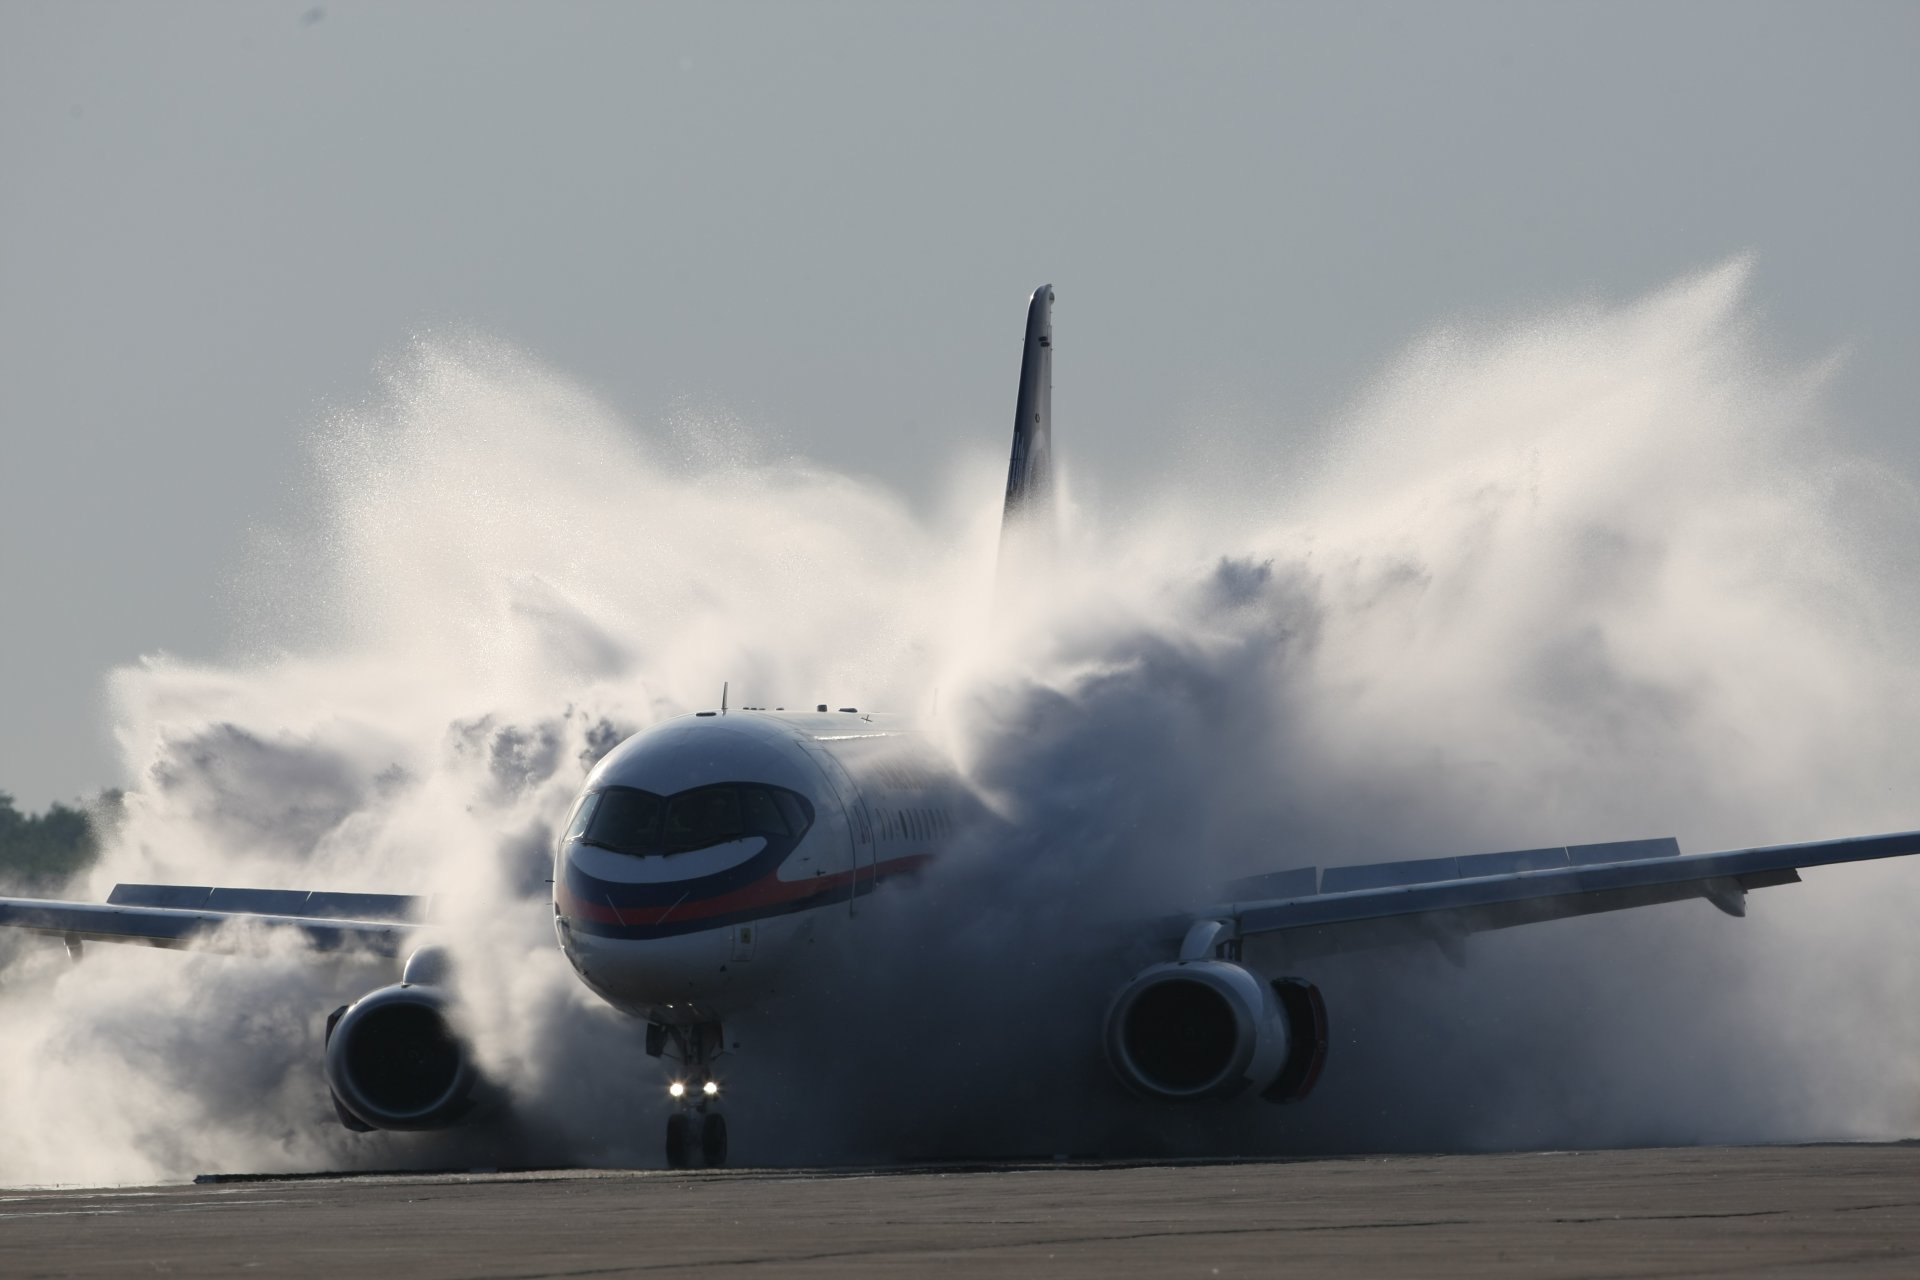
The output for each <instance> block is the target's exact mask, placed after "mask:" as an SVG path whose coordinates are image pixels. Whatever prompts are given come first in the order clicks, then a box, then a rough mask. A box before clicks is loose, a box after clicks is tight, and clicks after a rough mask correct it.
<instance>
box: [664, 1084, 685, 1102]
mask: <svg viewBox="0 0 1920 1280" xmlns="http://www.w3.org/2000/svg"><path fill="white" fill-rule="evenodd" d="M667 1095H668V1096H669V1097H674V1098H684V1097H686V1096H687V1086H686V1085H684V1084H681V1083H680V1082H679V1081H678V1080H675V1081H674V1082H673V1083H672V1084H670V1085H668V1086H667Z"/></svg>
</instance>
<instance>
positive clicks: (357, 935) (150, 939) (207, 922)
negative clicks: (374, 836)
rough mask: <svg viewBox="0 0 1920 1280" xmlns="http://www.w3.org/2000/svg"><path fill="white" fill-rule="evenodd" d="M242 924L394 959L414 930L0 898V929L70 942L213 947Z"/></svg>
mask: <svg viewBox="0 0 1920 1280" xmlns="http://www.w3.org/2000/svg"><path fill="white" fill-rule="evenodd" d="M239 921H245V922H247V923H249V924H254V925H259V926H262V927H265V928H269V929H291V930H294V931H295V932H297V933H300V934H301V935H302V936H304V937H305V939H306V940H307V942H308V944H309V945H310V946H312V947H314V948H315V949H316V950H320V951H340V950H360V951H366V952H369V953H371V954H374V955H382V956H397V955H399V954H400V953H401V952H402V951H404V950H406V949H408V948H409V947H410V946H411V945H412V941H413V936H414V934H415V933H416V932H417V929H418V926H417V925H414V924H411V923H406V922H401V921H397V920H384V921H383V920H353V919H333V918H328V917H320V916H304V915H290V914H284V913H272V912H264V913H263V912H249V911H218V910H194V909H187V908H181V907H161V906H144V905H129V904H124V903H111V902H59V901H55V900H52V899H46V898H0V928H12V929H25V930H27V931H29V932H32V933H48V934H55V935H57V936H59V937H62V938H65V939H67V940H68V942H69V943H72V942H74V941H90V942H128V943H139V944H144V945H146V946H150V947H208V946H217V945H218V942H219V933H220V930H221V929H222V928H223V927H224V926H226V925H229V924H233V923H236V922H239Z"/></svg>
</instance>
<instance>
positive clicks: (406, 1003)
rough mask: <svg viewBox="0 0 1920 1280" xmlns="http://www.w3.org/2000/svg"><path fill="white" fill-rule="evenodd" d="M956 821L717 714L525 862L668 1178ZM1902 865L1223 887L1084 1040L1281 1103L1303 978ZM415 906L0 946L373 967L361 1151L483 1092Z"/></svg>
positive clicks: (98, 921)
mask: <svg viewBox="0 0 1920 1280" xmlns="http://www.w3.org/2000/svg"><path fill="white" fill-rule="evenodd" d="M1053 302H1054V292H1053V289H1052V287H1051V286H1042V287H1041V288H1039V289H1037V290H1035V291H1034V293H1033V294H1032V296H1031V298H1030V299H1029V302H1028V308H1027V318H1026V331H1025V337H1024V339H1023V344H1022V356H1021V368H1020V384H1019V392H1018V396H1017V400H1016V408H1015V421H1014V433H1013V449H1012V457H1011V461H1010V464H1009V467H1008V476H1007V487H1006V494H1005V503H1004V508H1003V517H1002V529H1003V533H1002V543H1001V550H1000V558H1001V567H1002V570H1003V571H1005V570H1008V569H1010V568H1012V567H1014V566H1015V562H1017V561H1019V560H1020V558H1021V557H1022V556H1023V555H1024V554H1026V548H1027V547H1029V546H1030V545H1032V544H1031V539H1032V538H1033V537H1034V536H1035V535H1044V534H1045V533H1046V532H1047V530H1048V529H1049V527H1050V526H1051V524H1052V521H1053V519H1054V512H1053V504H1054V488H1053V459H1052V443H1053V442H1052V370H1053V363H1052V362H1053ZM983 814H984V809H983V806H982V803H981V802H980V800H979V799H978V798H977V797H976V796H975V795H974V793H973V792H972V791H971V790H970V789H969V787H968V786H967V784H966V782H965V780H964V779H963V778H962V777H961V776H960V775H959V773H958V772H957V771H956V769H955V767H954V765H953V764H952V762H951V761H950V760H948V759H947V758H946V757H945V756H944V755H943V754H942V752H941V751H940V750H939V749H938V748H937V747H936V746H935V744H934V740H933V739H932V738H931V737H930V736H929V735H928V734H927V733H926V732H925V731H923V730H922V729H920V728H917V727H916V726H915V724H914V723H913V722H912V721H911V720H909V719H905V718H901V717H897V716H890V715H883V714H875V713H871V712H868V713H862V712H860V711H858V710H856V709H855V708H852V707H839V708H834V709H829V708H828V706H827V705H825V704H817V705H815V706H814V707H813V708H812V709H810V710H788V709H785V708H773V709H767V708H739V709H732V710H730V709H729V708H728V707H727V697H726V694H725V692H724V690H723V693H722V697H721V705H720V707H719V708H718V709H715V710H709V711H696V712H693V713H691V714H688V715H683V716H679V717H676V718H673V719H669V720H666V721H663V722H661V723H659V724H656V725H653V726H651V727H649V728H647V729H644V730H642V731H641V732H639V733H637V734H635V735H633V736H632V737H630V738H628V739H626V740H625V741H624V742H622V743H621V744H620V745H618V746H617V747H615V748H614V749H613V750H612V751H610V752H609V753H608V754H606V755H605V756H604V757H603V758H601V759H600V760H599V761H598V762H597V763H596V764H595V765H594V766H593V768H592V770H591V771H590V772H589V773H588V775H587V777H586V780H585V782H584V784H583V785H582V787H581V789H580V792H579V795H578V798H577V799H576V800H575V801H574V803H573V805H572V807H571V810H570V811H569V813H568V816H567V819H566V821H565V823H564V824H563V825H562V826H561V828H560V829H559V831H558V832H557V833H556V837H555V840H554V848H553V891H552V915H553V927H554V932H555V936H556V939H557V941H558V944H559V948H560V950H561V951H562V953H564V955H565V957H566V960H567V961H568V963H569V964H570V965H571V967H572V969H573V971H574V973H575V974H576V975H577V976H578V977H579V980H580V981H581V982H583V983H584V984H586V986H587V987H588V988H590V989H591V990H592V991H593V992H595V993H596V994H597V995H598V996H599V997H600V998H602V999H603V1000H604V1001H605V1002H606V1003H607V1004H609V1005H611V1006H612V1007H614V1008H615V1009H617V1010H620V1011H621V1012H623V1013H625V1014H628V1015H630V1016H632V1017H633V1018H635V1019H637V1020H639V1021H641V1022H643V1023H644V1024H645V1027H646V1035H645V1047H646V1052H647V1053H648V1054H649V1055H651V1056H654V1057H664V1058H666V1059H667V1060H668V1061H669V1062H672V1063H677V1067H676V1068H675V1069H674V1070H673V1072H672V1078H671V1083H670V1084H669V1087H668V1093H669V1095H670V1103H671V1109H670V1112H669V1115H668V1120H667V1126H666V1143H665V1147H666V1160H667V1164H668V1165H669V1166H670V1167H675V1168H684V1167H691V1166H697V1165H706V1166H709V1167H719V1166H722V1165H724V1164H726V1162H727V1158H728V1133H727V1122H726V1117H725V1113H724V1111H723V1110H722V1106H721V1098H720V1093H721V1088H720V1084H719V1081H718V1078H717V1076H716V1073H715V1060H716V1059H717V1058H718V1057H719V1056H720V1055H721V1054H722V1053H723V1052H726V1051H727V1040H726V1036H725V1033H724V1027H725V1026H726V1024H727V1023H729V1022H731V1021H734V1020H736V1019H751V1018H752V1017H753V1016H754V1015H755V1014H756V1013H758V1012H764V1011H765V1010H767V1009H768V1008H769V1007H771V1005H772V1003H773V1002H775V1001H777V1000H778V999H779V998H780V997H779V995H778V991H779V989H780V988H781V987H782V986H783V983H784V982H785V981H786V980H787V979H790V978H792V977H793V976H794V975H795V974H796V972H797V971H798V969H799V968H800V966H802V965H803V964H806V963H809V962H817V961H814V960H813V957H814V956H817V954H818V951H817V950H816V949H814V948H812V947H811V946H810V944H811V943H812V942H813V941H815V940H816V939H824V938H831V937H834V936H841V937H845V936H848V931H853V932H857V931H859V930H860V929H861V928H862V925H863V922H865V921H866V920H867V919H868V918H869V917H870V916H871V915H872V914H873V913H872V911H871V910H870V909H869V908H870V905H871V904H870V899H871V895H873V894H874V893H875V892H876V891H878V890H879V889H880V888H881V887H882V886H884V885H899V886H900V887H901V889H902V891H905V892H914V891H915V889H914V888H913V887H912V884H911V882H913V881H915V880H917V879H919V878H921V876H920V873H922V872H924V871H925V870H926V869H927V868H928V867H929V865H930V864H932V863H933V862H934V861H935V860H937V859H939V858H940V857H942V856H943V855H944V854H948V853H950V852H951V851H952V850H953V849H954V848H955V847H956V845H957V844H958V843H959V841H960V839H961V838H962V836H963V834H964V833H966V832H968V831H969V830H976V831H977V830H978V829H979V827H978V824H979V823H980V822H981V821H982V820H983ZM1915 853H1920V831H1909V832H1897V833H1893V834H1887V835H1873V836H1859V837H1851V838H1846V839H1838V840H1824V841H1816V842H1813V843H1807V844H1789V845H1775V846H1769V847H1763V848H1749V849H1738V850H1731V851H1726V852H1720V853H1707V854H1687V855H1683V854H1682V853H1681V852H1680V850H1679V847H1678V845H1677V843H1676V842H1675V841H1673V840H1671V839H1657V840H1633V841H1620V842H1613V843H1605V844H1574V845H1566V846H1561V847H1555V848H1544V849H1525V850H1518V851H1512V852H1503V853H1483V854H1472V855H1466V856H1459V857H1443V858H1427V859H1419V860H1412V861H1398V862H1382V863H1374V864H1369V865H1361V866H1333V867H1328V868H1325V869H1324V870H1322V869H1319V868H1316V867H1295V868H1287V869H1281V870H1276V871H1274V872H1271V873H1269V874H1265V875H1259V876H1253V877H1248V878H1244V879H1240V880H1236V881H1233V882H1230V883H1228V884H1226V885H1224V886H1221V887H1220V889H1219V891H1218V893H1217V896H1216V898H1215V900H1214V901H1212V902H1209V903H1205V904H1203V905H1200V906H1197V907H1187V908H1184V909H1181V910H1171V911H1168V912H1167V913H1166V914H1165V915H1163V916H1160V917H1157V918H1153V919H1149V920H1144V921H1139V922H1134V923H1133V924H1131V925H1128V926H1127V927H1126V928H1125V929H1124V930H1123V932H1124V934H1125V936H1126V939H1127V945H1128V947H1129V948H1130V949H1132V950H1135V951H1141V950H1144V951H1145V952H1146V957H1145V962H1144V963H1143V964H1142V965H1141V967H1139V968H1138V969H1137V971H1135V972H1134V973H1133V974H1132V976H1131V977H1130V978H1128V979H1127V980H1126V981H1124V982H1123V983H1121V984H1120V985H1119V987H1118V990H1116V991H1114V992H1113V993H1112V995H1111V996H1110V997H1109V998H1108V1003H1107V1007H1106V1010H1105V1019H1104V1023H1103V1024H1102V1025H1103V1033H1102V1043H1101V1044H1100V1045H1099V1046H1097V1050H1096V1046H1093V1045H1089V1046H1088V1049H1089V1051H1090V1052H1094V1051H1099V1052H1103V1053H1104V1056H1105V1059H1106V1061H1107V1063H1108V1065H1109V1066H1110V1067H1111V1068H1112V1071H1113V1073H1114V1074H1115V1075H1116V1076H1117V1077H1118V1078H1119V1080H1120V1081H1121V1082H1122V1083H1123V1084H1124V1085H1125V1086H1126V1087H1127V1088H1128V1089H1130V1090H1131V1091H1132V1092H1133V1093H1135V1094H1137V1095H1139V1096H1141V1097H1143V1098H1145V1099H1148V1100H1151V1101H1156V1102H1163V1103H1167V1104H1170V1105H1175V1104H1209V1103H1212V1104H1217V1103H1224V1102H1230V1101H1232V1100H1235V1099H1240V1098H1245V1097H1259V1098H1261V1099H1264V1100H1266V1101H1267V1102H1270V1103H1280V1104H1286V1103H1296V1102H1299V1101H1301V1100H1302V1099H1304V1098H1306V1097H1307V1096H1308V1095H1309V1094H1310V1093H1311V1092H1312V1090H1313V1088H1314V1085H1315V1083H1316V1081H1317V1080H1318V1079H1319V1078H1320V1076H1321V1074H1322V1072H1323V1070H1324V1069H1325V1068H1326V1066H1327V1046H1328V1031H1327V1028H1328V1010H1327V1008H1326V1004H1325V1001H1324V1000H1323V999H1322V997H1321V994H1320V992H1319V990H1318V988H1317V987H1316V986H1315V985H1314V983H1313V981H1312V978H1311V976H1310V975H1311V972H1312V968H1313V962H1314V961H1315V960H1316V959H1318V958H1321V957H1324V956H1328V955H1332V954H1336V953H1340V952H1347V951H1354V950H1360V949H1367V948H1375V947H1385V946H1393V945H1406V944H1417V945H1422V946H1433V947H1437V948H1438V949H1439V950H1440V951H1441V952H1442V953H1443V954H1445V955H1447V956H1448V957H1450V958H1454V959H1459V958H1460V957H1461V955H1462V950H1463V945H1464V940H1465V939H1466V938H1467V937H1468V936H1469V935H1471V934H1475V933H1479V932H1482V931H1486V930H1495V929H1506V928H1511V927H1515V926H1518V925H1525V924H1535V923H1540V922H1544V921H1549V920H1557V919H1564V918H1569V917H1573V916H1581V915H1588V914H1593V913H1598V912H1608V911H1618V910H1624V909H1628V908H1633V907H1642V906H1649V905H1653V904H1656V903H1666V902H1676V901H1682V900H1687V899H1696V898H1697V899H1704V900H1705V901H1706V902H1707V903H1709V904H1711V905H1712V906H1714V907H1716V908H1718V909H1719V910H1721V911H1723V912H1725V913H1727V914H1729V915H1732V916H1741V915H1744V914H1745V901H1746V895H1747V893H1748V891H1750V890H1753V889H1761V888H1769V887H1773V886H1777V885H1785V884H1792V883H1795V882H1797V881H1798V880H1799V879H1800V876H1799V872H1800V871H1801V870H1803V869H1806V868H1809V867H1818V866H1826V865H1829V864H1833V863H1842V862H1857V861H1864V860H1868V859H1877V858H1891V857H1904V856H1908V855H1911V854H1915ZM425 905H426V904H425V900H424V899H421V898H416V897H412V896H407V895H396V894H371V893H335V892H325V891H320V892H309V891H304V890H277V889H274V890H269V889H245V888H228V887H218V886H205V885H198V886H190V885H149V884H121V885H117V886H116V887H115V888H114V889H113V891H112V892H111V893H110V894H109V895H108V897H107V900H106V901H105V902H99V903H86V902H66V901H54V900H43V899H30V898H0V927H11V928H17V929H24V930H30V931H35V932H38V933H42V934H51V935H55V936H58V937H61V938H64V939H65V940H66V943H67V946H68V948H69V951H70V952H72V953H73V954H74V955H75V956H76V957H78V955H79V954H80V951H81V948H82V947H83V946H84V944H85V943H87V942H116V943H143V944H147V945H151V946H160V947H189V946H218V945H221V943H222V942H223V937H222V930H223V928H224V927H225V926H228V925H232V924H235V923H237V922H246V923H248V924H250V925H252V926H254V927H261V928H268V929H280V930H292V931H296V932H298V933H299V934H301V935H304V937H305V939H306V941H307V942H308V943H309V944H310V945H311V946H312V947H313V948H314V949H315V950H316V951H338V950H343V949H345V950H351V951H358V952H362V953H371V954H373V955H376V956H383V957H390V958H392V959H395V960H399V959H400V958H401V957H403V956H404V957H405V960H404V962H403V963H402V964H401V968H400V974H399V981H398V982H396V983H393V984H391V985H388V986H385V987H382V988H380V989H378V990H376V991H373V992H371V993H369V994H367V995H365V996H362V997H361V998H360V999H358V1000H356V1001H354V1002H353V1003H351V1004H349V1005H345V1006H342V1007H341V1008H339V1009H336V1010H334V1011H333V1012H332V1013H331V1014H329V1015H328V1017H327V1019H326V1026H325V1030H326V1038H325V1050H324V1054H325V1062H324V1072H325V1078H326V1081H327V1084H328V1087H329V1088H330V1090H331V1092H332V1095H333V1103H334V1106H335V1109H336V1112H337V1114H338V1117H339V1119H340V1122H341V1123H342V1124H343V1125H345V1126H346V1127H347V1128H349V1129H352V1130H356V1131H361V1132H366V1131H371V1130H376V1129H387V1130H431V1129H440V1128H447V1127H450V1126H454V1125H459V1124H463V1123H468V1122H471V1121H472V1120H474V1119H475V1118H476V1117H478V1116H479V1115H481V1114H483V1113H484V1112H485V1111H486V1110H487V1109H488V1103H489V1099H490V1097H491V1095H492V1094H493V1092H495V1091H493V1090H491V1088H490V1086H489V1084H488V1082H487V1081H485V1080H484V1079H483V1078H482V1077H481V1073H480V1072H479V1071H478V1070H477V1068H476V1067H475V1065H474V1062H473V1055H472V1053H471V1050H470V1049H469V1047H468V1046H467V1045H466V1044H464V1043H463V1042H462V1041H461V1039H460V1037H459V1034H458V1032H457V1030H456V1025H455V1020H454V1019H453V1018H452V1017H451V1016H450V1011H451V1009H452V994H451V993H452V991H453V987H452V983H453V976H452V970H451V962H450V958H449V953H448V949H447V947H446V945H445V944H444V943H442V942H440V941H436V939H435V932H434V925H433V923H432V921H431V920H430V919H428V918H426V914H425Z"/></svg>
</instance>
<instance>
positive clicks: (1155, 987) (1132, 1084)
mask: <svg viewBox="0 0 1920 1280" xmlns="http://www.w3.org/2000/svg"><path fill="white" fill-rule="evenodd" d="M1326 1047H1327V1038H1326V1013H1325V1006H1324V1005H1323V1004H1322V1003H1321V1000H1320V993H1319V992H1318V991H1317V990H1315V989H1314V988H1313V986H1312V985H1311V984H1309V983H1305V982H1301V981H1299V980H1298V979H1294V978H1282V979H1278V980H1276V981H1274V982H1272V983H1268V982H1265V981H1263V980H1262V979H1261V978H1260V977H1258V976H1257V975H1256V974H1254V973H1252V972H1251V971H1249V970H1247V969H1244V968H1242V967H1241V966H1239V965H1237V964H1231V963H1229V962H1227V961H1224V960H1190V961H1174V962H1171V963H1167V964H1159V965H1155V966H1153V967H1152V968H1150V969H1147V970H1145V971H1143V972H1142V973H1141V974H1140V975H1139V976H1138V977H1136V978H1134V980H1133V981H1132V982H1130V983H1128V984H1127V985H1126V986H1125V987H1124V988H1122V989H1121V991H1120V994H1119V995H1118V996H1116V997H1114V1001H1113V1005H1112V1007H1111V1008H1110V1009H1109V1010H1108V1011H1107V1029H1106V1048H1107V1060H1108V1062H1109V1063H1111V1064H1112V1066H1113V1069H1114V1072H1115V1073H1116V1074H1117V1075H1118V1076H1119V1077H1120V1079H1121V1080H1122V1081H1124V1082H1125V1083H1126V1084H1127V1086H1128V1087H1129V1088H1132V1089H1133V1090H1134V1091H1136V1092H1138V1093H1141V1094H1144V1095H1146V1096H1147V1097H1149V1098H1156V1099H1163V1100H1167V1101H1183V1102H1184V1101H1198V1100H1200V1099H1205V1098H1232V1097H1236V1096H1238V1095H1240V1094H1242V1093H1245V1092H1247V1091H1248V1090H1249V1089H1259V1090H1261V1091H1262V1096H1264V1097H1265V1098H1266V1099H1267V1100H1268V1101H1270V1102H1293V1101H1296V1100H1298V1099H1300V1098H1303V1097H1305V1096H1306V1095H1307V1093H1308V1092H1309V1091H1310V1090H1311V1089H1312V1088H1313V1085H1314V1083H1315V1081H1316V1080H1318V1078H1319V1075H1320V1066H1321V1064H1322V1062H1324V1061H1325V1058H1326Z"/></svg>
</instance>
